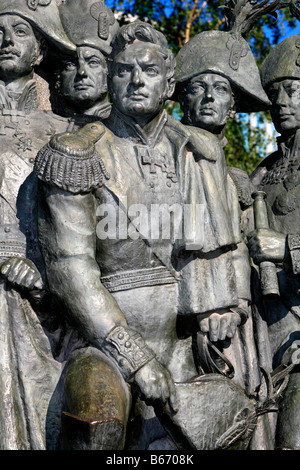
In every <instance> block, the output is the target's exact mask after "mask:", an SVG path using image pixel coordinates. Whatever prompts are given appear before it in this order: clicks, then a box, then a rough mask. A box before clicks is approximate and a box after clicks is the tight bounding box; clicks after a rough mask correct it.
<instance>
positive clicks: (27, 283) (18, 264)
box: [1, 258, 40, 289]
mask: <svg viewBox="0 0 300 470" xmlns="http://www.w3.org/2000/svg"><path fill="white" fill-rule="evenodd" d="M1 274H2V275H4V276H5V278H6V279H7V280H8V281H9V282H11V283H12V284H17V285H19V286H21V287H26V288H28V289H31V288H32V287H33V286H34V284H35V282H36V281H37V280H38V279H39V277H40V276H39V273H38V272H37V270H36V269H34V268H33V267H31V266H30V265H29V264H28V263H26V262H25V261H24V260H22V259H20V258H12V259H10V260H8V261H6V262H5V263H3V265H2V266H1Z"/></svg>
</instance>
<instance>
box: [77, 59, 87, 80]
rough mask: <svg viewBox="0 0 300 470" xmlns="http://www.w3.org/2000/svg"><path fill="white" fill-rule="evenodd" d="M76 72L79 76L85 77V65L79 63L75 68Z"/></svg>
mask: <svg viewBox="0 0 300 470" xmlns="http://www.w3.org/2000/svg"><path fill="white" fill-rule="evenodd" d="M77 74H78V75H79V76H80V77H81V78H84V77H87V71H86V65H85V64H82V63H79V66H78V69H77Z"/></svg>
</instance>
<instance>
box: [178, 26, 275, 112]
mask: <svg viewBox="0 0 300 470" xmlns="http://www.w3.org/2000/svg"><path fill="white" fill-rule="evenodd" d="M176 63H177V67H176V75H175V78H176V82H177V88H179V87H180V84H181V83H184V82H187V81H189V80H191V79H192V78H193V77H195V76H196V75H199V74H200V73H217V74H219V75H222V76H223V77H225V78H227V80H229V81H230V83H231V84H232V85H233V86H234V87H235V88H236V89H237V91H238V93H237V95H238V99H237V103H236V104H237V108H238V109H237V110H238V111H239V112H256V111H263V110H265V109H268V108H269V107H270V102H269V100H268V97H267V95H266V93H265V92H264V90H263V88H262V85H261V81H260V76H259V70H258V67H257V65H256V62H255V58H254V56H253V54H252V51H251V49H250V47H249V45H248V43H247V42H246V41H245V39H243V38H242V37H241V36H237V35H235V34H233V33H231V32H223V31H204V32H202V33H200V34H198V35H196V36H194V37H193V38H192V39H191V40H190V41H188V42H187V43H186V44H185V45H184V46H183V47H182V48H181V50H180V51H179V53H178V55H177V57H176Z"/></svg>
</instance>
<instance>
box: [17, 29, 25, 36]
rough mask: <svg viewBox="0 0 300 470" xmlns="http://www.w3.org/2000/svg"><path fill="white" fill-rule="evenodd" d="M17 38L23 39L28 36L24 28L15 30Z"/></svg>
mask: <svg viewBox="0 0 300 470" xmlns="http://www.w3.org/2000/svg"><path fill="white" fill-rule="evenodd" d="M15 34H16V36H19V37H22V36H26V35H27V31H26V30H25V29H24V28H17V29H15Z"/></svg>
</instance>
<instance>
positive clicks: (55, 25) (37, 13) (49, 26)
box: [0, 0, 76, 52]
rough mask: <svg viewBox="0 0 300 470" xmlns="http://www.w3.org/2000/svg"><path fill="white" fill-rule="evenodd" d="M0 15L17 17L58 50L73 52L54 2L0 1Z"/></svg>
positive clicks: (72, 45) (37, 0) (73, 47)
mask: <svg viewBox="0 0 300 470" xmlns="http://www.w3.org/2000/svg"><path fill="white" fill-rule="evenodd" d="M0 15H18V16H21V17H22V18H24V19H25V20H26V21H28V22H29V23H30V24H31V25H32V26H33V27H34V28H36V30H38V31H39V32H40V33H42V34H43V35H44V36H45V37H46V39H47V40H48V41H50V42H51V43H52V44H54V45H55V46H56V47H58V48H59V49H62V50H65V51H70V52H72V51H75V50H76V47H75V45H74V44H73V43H72V42H71V41H70V39H69V38H68V36H67V35H66V33H65V31H64V29H63V26H62V24H61V21H60V17H59V11H58V6H57V4H56V1H55V0H1V2H0Z"/></svg>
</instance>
